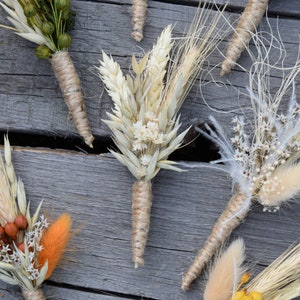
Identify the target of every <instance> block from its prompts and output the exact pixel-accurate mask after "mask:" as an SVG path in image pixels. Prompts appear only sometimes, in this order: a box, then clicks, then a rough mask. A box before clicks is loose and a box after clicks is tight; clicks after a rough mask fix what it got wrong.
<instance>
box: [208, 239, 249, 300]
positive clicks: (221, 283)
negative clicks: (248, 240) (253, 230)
mask: <svg viewBox="0 0 300 300" xmlns="http://www.w3.org/2000/svg"><path fill="white" fill-rule="evenodd" d="M216 256H217V257H216V259H215V262H214V264H213V266H212V268H211V270H210V271H209V277H208V281H207V284H206V287H205V291H204V295H203V299H204V300H229V299H230V296H231V295H232V291H233V290H234V288H235V287H236V286H238V280H239V279H240V278H241V277H242V275H243V273H244V272H245V268H244V267H243V263H244V260H245V244H244V241H243V240H242V239H237V240H235V241H234V242H232V243H231V245H230V246H229V247H228V248H227V249H226V250H222V251H221V253H220V254H219V253H218V254H217V255H216Z"/></svg>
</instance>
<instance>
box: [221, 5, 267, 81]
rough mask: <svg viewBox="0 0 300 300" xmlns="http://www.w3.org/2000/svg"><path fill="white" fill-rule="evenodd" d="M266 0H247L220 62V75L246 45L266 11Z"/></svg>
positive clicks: (227, 70) (237, 57) (228, 70)
mask: <svg viewBox="0 0 300 300" xmlns="http://www.w3.org/2000/svg"><path fill="white" fill-rule="evenodd" d="M267 6H268V0H249V1H248V3H247V5H246V7H245V10H244V12H243V14H242V15H241V18H240V20H239V22H238V25H237V27H236V30H235V32H234V35H233V37H232V40H231V41H230V44H229V46H228V49H227V51H226V56H225V59H224V61H223V63H222V71H221V76H223V75H225V74H227V73H229V72H230V70H231V69H232V68H233V67H234V65H235V64H236V62H237V60H238V59H239V57H240V55H241V54H242V52H243V51H244V50H245V48H246V47H247V45H248V42H249V40H250V38H251V36H252V33H253V31H254V30H255V29H256V28H257V26H258V25H259V23H260V20H261V18H262V17H263V15H264V13H265V12H266V9H267Z"/></svg>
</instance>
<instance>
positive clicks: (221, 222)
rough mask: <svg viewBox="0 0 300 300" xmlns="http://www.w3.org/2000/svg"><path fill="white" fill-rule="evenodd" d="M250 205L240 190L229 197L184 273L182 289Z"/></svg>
mask: <svg viewBox="0 0 300 300" xmlns="http://www.w3.org/2000/svg"><path fill="white" fill-rule="evenodd" d="M250 206H251V201H250V200H249V198H248V197H247V195H246V194H244V193H242V192H240V191H237V193H236V194H234V195H233V196H232V197H231V199H230V201H229V203H228V205H227V207H226V208H225V210H224V211H223V213H222V215H221V216H220V217H219V219H218V220H217V222H216V224H215V225H214V227H213V229H212V231H211V234H210V236H209V237H208V239H207V241H206V243H205V245H204V247H203V248H202V249H201V250H200V252H199V253H198V255H197V256H196V258H195V260H194V262H193V263H192V265H191V266H190V267H189V269H188V270H187V271H186V273H185V274H184V276H183V279H182V285H181V288H182V289H183V290H187V289H188V288H189V286H190V284H191V283H192V282H193V281H194V280H195V279H196V278H197V277H198V276H199V275H200V274H201V272H202V270H203V268H204V266H205V265H206V264H207V262H208V261H209V260H210V259H211V258H212V256H213V255H214V253H215V251H216V250H217V248H218V247H219V246H220V244H221V243H222V242H223V241H225V239H226V238H227V237H228V236H229V235H230V234H231V232H232V231H233V229H234V228H235V227H237V226H238V225H239V224H240V223H241V222H242V220H243V219H244V218H245V217H246V215H247V213H248V211H249V209H250Z"/></svg>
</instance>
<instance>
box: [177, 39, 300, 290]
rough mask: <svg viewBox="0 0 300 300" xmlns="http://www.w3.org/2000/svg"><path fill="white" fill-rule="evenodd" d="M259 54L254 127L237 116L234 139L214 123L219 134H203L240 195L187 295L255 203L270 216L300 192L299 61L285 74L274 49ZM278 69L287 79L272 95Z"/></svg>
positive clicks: (200, 258) (192, 273)
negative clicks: (274, 63)
mask: <svg viewBox="0 0 300 300" xmlns="http://www.w3.org/2000/svg"><path fill="white" fill-rule="evenodd" d="M257 50H258V57H257V60H256V62H254V63H253V65H252V68H251V70H250V74H249V77H250V85H249V89H248V92H249V96H250V98H251V102H252V106H253V119H254V120H253V123H252V124H251V122H249V123H250V124H249V123H246V120H244V119H243V117H241V116H235V117H234V118H233V120H232V123H233V128H232V130H233V133H234V135H233V137H232V138H229V137H228V136H227V135H226V134H225V132H224V130H223V129H222V127H221V125H220V124H219V123H218V122H217V121H216V120H215V119H214V118H213V117H211V118H210V121H211V123H212V125H213V127H214V129H212V128H211V127H210V126H207V130H208V132H209V133H206V132H203V131H202V133H203V134H204V135H206V136H207V138H209V139H211V140H212V141H213V142H214V143H216V144H217V145H218V146H219V149H220V151H219V152H220V155H221V159H220V160H219V161H217V162H222V163H224V164H225V167H227V168H226V170H227V171H228V173H229V174H230V175H231V177H232V179H233V186H234V189H235V193H234V195H233V196H232V198H231V199H230V201H229V203H228V205H227V207H226V208H225V210H224V212H223V213H222V215H221V216H220V218H219V219H218V220H217V222H216V224H215V226H214V227H213V229H212V232H211V234H210V236H209V238H208V239H207V241H206V243H205V245H204V247H203V248H202V250H201V251H200V252H199V253H198V255H197V257H196V258H195V260H194V262H193V264H192V265H191V266H190V268H189V269H188V270H187V272H186V274H185V275H184V277H183V280H182V288H183V289H184V290H186V289H188V287H189V286H190V284H191V283H192V281H193V280H194V279H195V278H196V277H197V276H198V275H199V274H200V273H201V272H202V269H203V267H204V266H205V265H206V263H207V262H208V261H209V259H210V258H211V257H212V256H213V254H214V252H215V250H216V249H217V248H218V246H219V245H220V244H221V243H222V242H223V241H224V240H225V239H226V238H227V237H228V236H229V235H230V234H231V232H232V230H233V229H234V228H235V227H236V226H238V225H239V224H240V223H241V222H242V220H243V219H244V218H245V216H246V215H247V213H248V211H249V209H250V207H251V204H252V202H253V201H258V202H259V203H260V204H262V205H263V206H264V210H265V211H276V210H277V209H279V206H280V205H281V204H283V203H285V202H286V201H288V200H290V199H291V198H293V197H294V196H295V195H296V194H298V193H299V191H300V185H299V180H300V164H299V157H300V151H299V150H300V139H299V136H300V135H299V134H300V106H299V104H298V103H297V101H296V95H295V86H294V84H293V82H294V79H295V77H296V75H297V74H298V73H299V72H300V61H297V63H296V64H295V65H294V67H291V68H286V69H283V67H282V65H279V61H280V60H279V61H278V65H277V66H271V65H270V63H269V61H268V57H269V55H270V49H268V48H267V47H265V46H263V45H262V44H259V42H258V44H257ZM265 51H266V54H264V52H265ZM282 51H283V52H284V49H282ZM284 56H285V54H283V57H284ZM281 63H282V61H281ZM275 69H277V70H282V71H283V74H282V82H281V85H280V87H279V89H278V90H277V92H276V93H275V95H272V94H271V87H270V82H271V81H272V80H271V71H272V70H273V71H274V70H275ZM286 73H287V74H286ZM290 89H292V95H291V97H290V101H289V103H288V107H287V109H286V112H285V113H283V112H280V109H281V108H283V107H282V106H283V104H284V103H283V102H284V101H283V98H284V97H285V96H287V94H288V92H289V91H290ZM286 104H287V103H286ZM282 111H283V110H282ZM247 121H248V120H247ZM216 167H217V165H216Z"/></svg>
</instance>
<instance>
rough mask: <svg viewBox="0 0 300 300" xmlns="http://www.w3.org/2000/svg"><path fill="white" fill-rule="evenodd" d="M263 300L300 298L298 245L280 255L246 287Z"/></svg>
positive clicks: (299, 255)
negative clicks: (260, 295) (261, 296)
mask: <svg viewBox="0 0 300 300" xmlns="http://www.w3.org/2000/svg"><path fill="white" fill-rule="evenodd" d="M246 289H247V291H249V292H252V291H258V292H260V293H262V294H263V299H264V300H290V299H294V298H296V297H298V296H300V244H299V243H298V244H297V245H294V246H292V247H290V248H289V249H287V251H285V252H284V253H283V254H281V255H280V256H279V257H278V258H277V259H276V260H275V261H274V262H272V263H271V264H270V265H269V266H268V267H267V268H265V269H264V270H263V271H262V272H261V273H260V274H258V275H257V276H256V277H255V278H254V279H253V280H251V281H250V282H249V284H248V285H247V286H246Z"/></svg>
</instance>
